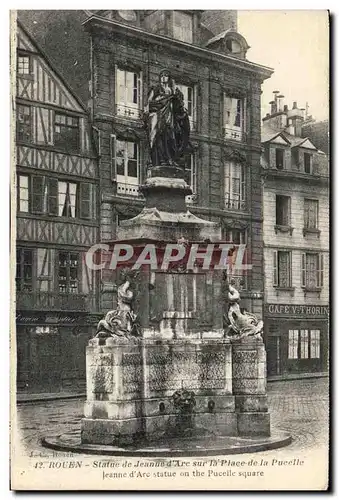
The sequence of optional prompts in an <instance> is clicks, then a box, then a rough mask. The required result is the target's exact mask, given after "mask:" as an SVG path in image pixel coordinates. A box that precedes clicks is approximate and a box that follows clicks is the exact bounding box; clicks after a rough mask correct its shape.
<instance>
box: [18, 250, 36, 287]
mask: <svg viewBox="0 0 339 500" xmlns="http://www.w3.org/2000/svg"><path fill="white" fill-rule="evenodd" d="M15 282H16V287H17V290H18V291H26V292H31V291H32V290H33V250H30V249H27V248H17V251H16V276H15Z"/></svg>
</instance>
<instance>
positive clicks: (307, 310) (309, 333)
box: [264, 304, 329, 376]
mask: <svg viewBox="0 0 339 500" xmlns="http://www.w3.org/2000/svg"><path fill="white" fill-rule="evenodd" d="M264 320H265V323H264V324H265V330H264V332H265V344H266V352H267V375H268V376H273V375H286V374H292V373H295V374H297V373H315V372H326V371H328V352H329V307H328V306H324V305H312V304H307V305H305V304H300V305H299V304H265V306H264Z"/></svg>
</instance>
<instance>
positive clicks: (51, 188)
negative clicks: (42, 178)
mask: <svg viewBox="0 0 339 500" xmlns="http://www.w3.org/2000/svg"><path fill="white" fill-rule="evenodd" d="M48 213H49V214H50V215H58V181H57V179H53V178H50V179H48Z"/></svg>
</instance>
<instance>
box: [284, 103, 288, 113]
mask: <svg viewBox="0 0 339 500" xmlns="http://www.w3.org/2000/svg"><path fill="white" fill-rule="evenodd" d="M287 111H288V106H287V104H285V105H284V113H287Z"/></svg>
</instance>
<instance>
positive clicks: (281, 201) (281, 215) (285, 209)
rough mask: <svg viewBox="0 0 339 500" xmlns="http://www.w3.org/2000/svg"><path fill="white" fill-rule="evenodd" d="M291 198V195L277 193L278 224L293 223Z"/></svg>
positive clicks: (286, 224) (276, 215)
mask: <svg viewBox="0 0 339 500" xmlns="http://www.w3.org/2000/svg"><path fill="white" fill-rule="evenodd" d="M290 206H291V198H290V197H289V196H282V195H276V199H275V220H276V224H277V225H278V226H289V225H290V224H291V217H290V213H291V209H290Z"/></svg>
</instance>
